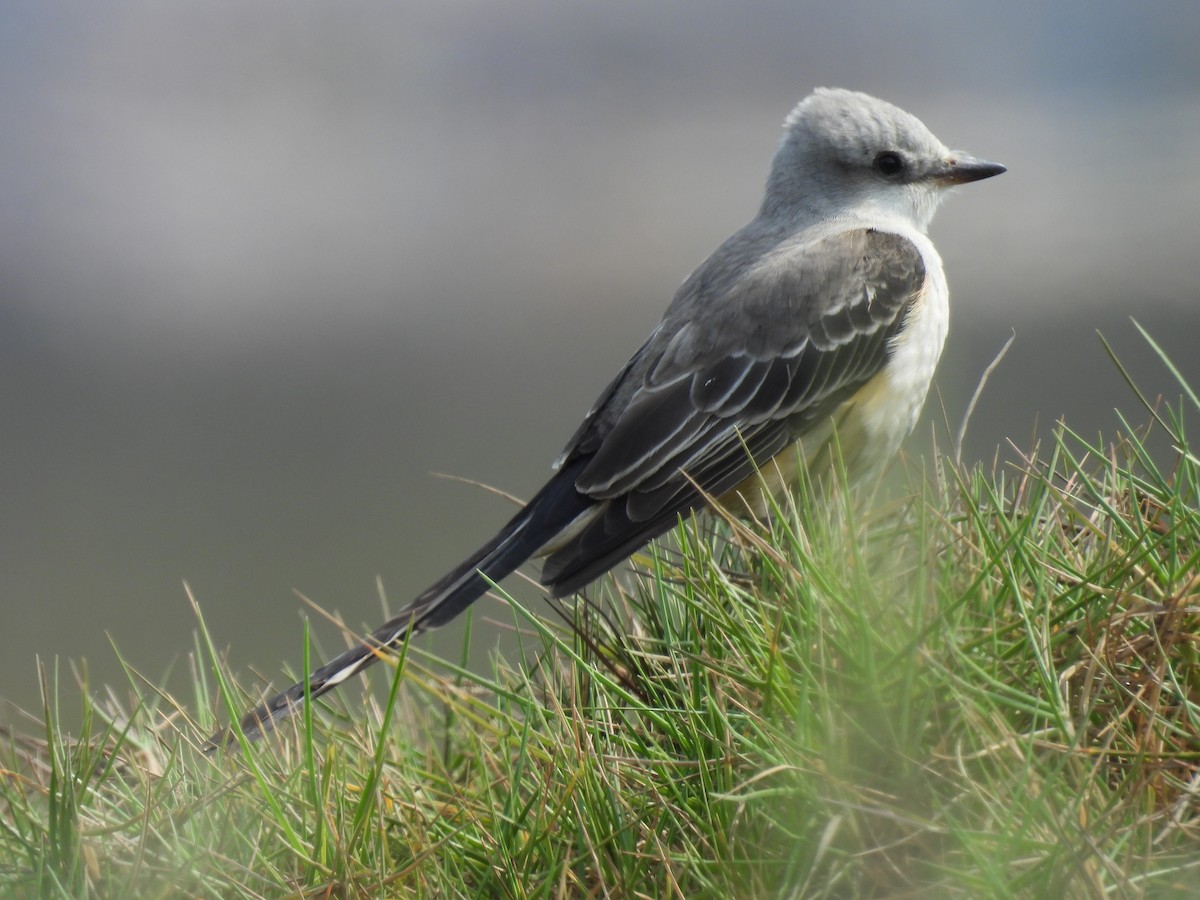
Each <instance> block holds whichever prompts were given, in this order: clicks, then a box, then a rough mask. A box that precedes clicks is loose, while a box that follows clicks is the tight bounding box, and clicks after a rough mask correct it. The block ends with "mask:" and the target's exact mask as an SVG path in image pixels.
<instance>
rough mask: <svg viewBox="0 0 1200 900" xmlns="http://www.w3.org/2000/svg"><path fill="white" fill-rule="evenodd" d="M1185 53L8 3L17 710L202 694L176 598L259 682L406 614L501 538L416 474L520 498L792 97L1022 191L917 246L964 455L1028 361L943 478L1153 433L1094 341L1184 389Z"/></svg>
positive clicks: (1189, 113) (1185, 7)
mask: <svg viewBox="0 0 1200 900" xmlns="http://www.w3.org/2000/svg"><path fill="white" fill-rule="evenodd" d="M1198 34H1200V4H1197V3H1195V2H1194V0H1175V2H1162V3H1156V4H1138V5H1136V6H1135V5H1133V4H1096V3H1091V2H1088V3H1085V2H1081V0H1067V2H1057V3H1053V4H1047V3H1044V2H1041V0H1011V2H1008V3H1005V4H994V3H987V4H984V3H978V4H963V3H961V2H950V0H924V2H921V0H918V2H912V3H907V4H904V5H902V6H896V5H891V4H881V3H871V2H843V3H839V4H824V3H814V2H804V0H799V2H798V0H787V2H763V3H750V4H747V3H733V2H726V3H719V2H717V3H695V2H684V0H663V2H657V3H652V4H647V3H644V2H634V0H609V2H605V3H592V4H578V3H572V4H568V3H551V2H522V0H491V2H482V0H454V2H446V0H427V2H414V0H401V2H395V3H387V4H382V3H376V2H355V0H343V2H339V3H336V4H332V3H330V4H322V3H295V2H283V0H278V2H259V3H249V4H248V3H244V2H209V3H204V4H182V3H159V4H143V3H127V2H119V0H117V2H109V3H104V4H93V3H84V2H78V3H65V2H63V3H59V2H47V0H9V2H7V3H5V4H4V6H3V9H2V11H0V423H2V426H0V460H2V467H0V621H2V625H0V697H4V698H6V699H7V700H8V701H11V702H13V703H16V704H20V705H21V706H24V707H27V708H37V706H38V699H37V697H38V693H37V678H36V667H35V660H37V659H41V660H43V661H45V662H47V663H48V664H52V663H53V662H54V661H55V660H58V661H60V664H61V665H62V666H63V671H64V674H66V672H67V669H66V664H67V663H68V662H69V661H78V660H82V659H86V660H87V666H88V667H89V669H90V673H91V679H92V682H93V686H94V687H96V686H98V685H100V684H102V683H112V682H115V681H119V679H120V675H119V667H118V665H117V661H116V653H115V652H114V650H113V649H112V647H111V646H110V642H111V643H112V644H115V645H116V647H117V648H118V649H119V651H120V652H121V653H122V654H123V655H124V656H125V658H126V659H127V660H128V661H129V662H130V663H131V664H133V665H135V666H137V667H138V668H139V669H140V670H141V671H142V672H144V673H145V674H146V675H148V676H149V677H151V678H152V679H155V680H158V679H161V678H163V677H164V675H165V674H166V673H167V672H168V670H171V669H172V667H173V675H172V676H171V681H170V684H171V685H172V686H173V687H174V688H176V689H180V688H183V687H185V684H186V664H185V659H186V656H187V653H188V651H189V649H190V647H191V640H192V637H191V635H192V632H193V629H194V627H195V621H194V618H193V614H192V611H191V609H190V607H189V605H188V603H187V599H186V594H185V591H184V588H183V582H184V580H186V581H187V582H188V583H189V584H190V585H191V588H192V590H193V591H194V593H195V595H196V597H197V599H198V600H199V602H200V604H201V606H202V609H203V611H204V614H205V616H206V619H207V621H208V623H209V625H210V626H211V628H212V631H213V633H214V636H215V638H216V640H217V641H218V643H219V644H220V646H221V647H222V648H228V650H229V656H230V660H231V662H232V664H233V665H234V666H235V667H237V668H238V669H240V670H242V671H246V670H248V669H251V668H254V669H256V670H258V671H261V672H262V673H264V674H265V675H266V676H268V677H271V678H274V679H276V681H277V683H279V681H281V671H282V669H283V667H284V665H285V664H287V665H290V666H292V667H293V668H298V667H299V665H300V661H301V640H302V627H301V614H303V613H304V611H305V608H304V606H303V604H302V603H301V602H300V601H299V600H298V599H297V597H296V596H295V595H294V593H293V590H297V591H300V592H302V593H303V594H305V595H306V596H308V597H310V598H312V599H313V600H314V601H315V602H317V603H319V604H321V605H322V606H324V607H326V608H330V609H337V610H340V611H341V612H342V613H343V614H344V615H345V617H346V619H347V621H348V622H349V623H351V624H352V625H364V624H365V625H368V626H373V625H375V624H378V621H379V617H380V600H379V596H378V593H377V589H376V579H377V578H378V579H381V582H382V584H383V586H384V588H385V590H386V592H387V595H388V596H389V598H390V599H391V602H392V604H393V606H396V605H399V604H401V603H402V602H403V601H404V600H405V599H406V598H408V597H409V596H411V595H412V594H413V593H415V592H416V591H418V590H420V589H421V588H423V587H425V586H426V585H427V584H428V583H429V582H431V581H433V580H434V579H435V578H436V577H438V576H439V575H441V574H442V572H443V571H444V570H445V569H446V568H448V567H449V566H451V565H452V564H454V563H456V562H457V561H458V560H459V559H460V558H461V557H462V556H464V555H465V554H466V553H467V552H468V551H470V550H472V549H474V547H475V546H476V545H477V544H478V543H480V542H481V541H482V540H484V539H485V538H486V537H488V536H489V535H490V534H491V533H492V532H493V530H494V529H495V528H496V527H497V526H498V525H499V524H501V523H502V522H503V521H504V520H506V519H507V518H508V516H509V515H510V514H511V511H512V510H511V507H510V506H509V505H508V504H507V503H506V502H505V501H504V500H502V499H499V498H497V497H496V496H493V495H491V494H488V493H486V492H485V491H483V490H481V489H480V488H478V487H472V486H469V485H465V484H462V483H455V482H452V481H447V480H443V479H438V478H435V477H433V476H431V473H433V472H443V473H450V474H453V475H456V476H462V477H465V478H469V479H476V480H478V481H480V482H484V483H487V484H491V485H495V486H497V487H499V488H501V489H504V490H507V491H511V492H512V493H514V494H517V495H520V496H525V497H527V496H529V495H530V494H531V493H532V492H533V491H534V490H535V489H536V488H537V487H538V485H539V484H540V483H541V480H542V479H543V478H544V477H545V476H546V474H547V473H548V466H549V463H550V461H551V460H552V459H553V458H554V457H555V456H556V455H557V453H558V451H559V449H560V448H561V446H562V444H563V443H564V441H565V440H566V438H567V437H568V436H569V435H570V434H571V432H572V431H573V430H574V428H575V426H576V424H577V422H578V420H579V418H580V416H581V415H582V414H583V413H584V411H585V410H586V409H587V408H588V407H589V406H590V404H591V402H592V400H593V399H594V397H595V395H596V394H597V393H598V391H599V390H600V389H601V388H602V387H603V385H604V384H605V383H607V381H608V379H609V378H610V377H611V376H612V375H613V374H614V373H615V372H616V370H617V369H618V367H619V366H620V365H621V364H622V363H624V361H625V360H626V358H627V357H628V355H629V354H630V353H631V352H632V351H633V350H634V349H635V348H636V347H637V346H638V344H639V343H640V342H641V340H642V338H643V337H644V335H645V334H646V333H647V331H648V330H649V329H650V328H651V327H652V326H653V325H654V323H655V322H656V321H657V319H658V318H659V316H660V315H661V313H662V311H663V309H664V308H665V306H666V304H667V302H668V301H669V300H670V297H671V295H672V293H673V291H674V289H675V288H676V286H677V285H678V284H679V282H680V281H682V280H683V278H684V277H685V276H686V275H687V274H688V273H689V272H690V271H691V269H692V268H693V267H694V266H696V265H697V264H698V263H699V262H701V261H702V260H703V259H704V257H705V256H707V255H708V253H709V252H710V251H711V250H712V249H714V248H715V247H716V246H717V244H718V243H719V242H720V241H721V240H722V239H723V238H724V237H726V236H727V235H728V234H729V233H731V232H732V231H734V230H735V229H737V228H738V227H740V226H741V225H742V224H743V223H744V222H745V221H747V220H748V219H749V218H750V217H751V216H752V215H753V214H754V212H755V210H756V208H757V205H758V203H759V198H760V189H761V185H762V183H763V180H764V178H765V176H766V172H767V166H768V164H769V161H770V159H771V156H772V153H773V151H774V148H775V144H776V141H777V139H778V136H779V125H780V123H781V122H782V120H783V118H784V117H785V116H786V114H787V113H788V111H789V110H790V109H791V107H792V106H793V105H794V104H795V103H796V102H797V101H798V100H799V99H801V98H802V97H803V96H804V95H805V94H807V93H808V92H809V91H810V90H811V89H812V88H813V87H815V86H817V85H836V86H843V87H850V88H856V89H860V90H865V91H867V92H869V93H872V94H875V95H877V96H880V97H883V98H885V99H888V100H890V101H892V102H894V103H896V104H898V105H900V106H901V107H903V108H905V109H907V110H909V111H910V112H912V113H914V114H915V115H917V116H918V117H920V118H921V119H922V120H924V121H925V123H926V124H927V125H929V127H930V128H931V129H932V130H933V131H934V132H935V133H936V134H937V135H938V136H939V137H940V138H941V139H942V140H943V141H944V142H946V143H947V144H949V145H951V146H953V147H960V148H963V149H967V150H969V151H971V152H973V153H975V154H977V155H980V156H983V157H986V158H989V159H995V160H998V161H1001V162H1003V163H1005V164H1006V165H1008V166H1009V173H1008V174H1006V175H1004V176H1003V177H1002V178H999V179H996V180H994V181H987V182H985V183H983V184H980V185H976V186H972V187H970V188H969V189H965V190H963V191H961V192H960V194H959V195H958V196H956V197H954V198H952V199H951V200H950V201H949V202H948V203H947V204H946V205H945V206H944V207H943V208H942V211H941V212H940V214H939V216H938V218H937V220H936V221H935V222H934V225H933V228H932V236H933V238H934V240H935V241H936V242H937V244H938V246H939V248H940V249H941V251H942V255H943V257H944V259H945V263H946V269H947V272H948V274H949V278H950V283H951V289H952V296H953V309H954V312H953V322H952V327H951V337H950V343H949V346H948V349H947V353H946V355H945V357H944V358H943V362H942V365H941V369H940V372H939V376H938V379H937V386H938V388H939V390H940V392H941V397H942V400H943V402H944V406H945V410H946V413H945V415H946V418H948V419H949V420H950V421H951V423H952V424H954V425H957V422H958V420H959V419H960V418H961V416H962V414H963V411H964V409H965V407H966V404H967V401H968V399H969V397H970V395H971V392H972V391H973V389H974V387H975V385H976V383H977V382H978V380H979V377H980V375H981V373H982V371H983V369H984V368H985V367H986V365H987V364H988V362H989V361H990V360H991V359H992V357H993V356H994V355H995V353H996V352H997V351H998V350H999V348H1000V347H1001V345H1002V344H1003V343H1004V342H1005V340H1007V339H1008V338H1009V336H1010V335H1011V334H1013V333H1014V332H1015V335H1016V340H1015V344H1014V345H1013V347H1012V350H1011V351H1010V353H1009V354H1008V356H1007V358H1006V359H1005V360H1004V361H1003V363H1002V364H1001V365H1000V367H999V369H998V371H997V372H996V373H995V374H994V375H993V376H992V378H991V380H990V381H989V383H988V385H987V389H986V392H985V393H984V395H983V398H982V401H981V404H980V407H979V410H978V412H977V413H976V415H975V417H974V419H973V424H972V428H971V431H970V433H969V437H968V441H967V445H966V455H967V457H968V458H970V459H980V460H989V461H990V460H991V459H992V458H993V457H994V456H995V455H996V452H997V447H1000V448H1002V452H1006V451H1004V450H1003V448H1004V447H1005V445H1006V442H1007V441H1008V440H1010V439H1011V440H1013V441H1015V442H1016V443H1017V444H1018V445H1021V446H1028V445H1029V444H1030V442H1031V440H1032V439H1033V437H1034V436H1035V435H1038V434H1040V435H1045V434H1047V433H1048V432H1049V430H1050V428H1051V427H1052V425H1053V423H1054V421H1055V420H1056V419H1058V418H1060V417H1065V419H1066V420H1067V421H1068V423H1069V424H1070V425H1072V426H1073V427H1074V428H1075V429H1077V430H1078V431H1080V432H1082V433H1084V434H1085V435H1088V436H1094V435H1096V434H1097V433H1098V432H1100V431H1103V432H1104V433H1105V434H1107V435H1112V434H1113V433H1115V431H1116V430H1117V419H1116V417H1115V415H1114V413H1113V407H1114V406H1120V407H1121V408H1122V409H1124V410H1126V411H1128V412H1129V413H1130V416H1131V418H1132V419H1133V420H1135V421H1136V422H1139V423H1140V422H1142V421H1144V420H1145V418H1146V417H1145V414H1144V413H1143V412H1142V411H1141V410H1140V409H1139V408H1138V406H1137V404H1136V401H1135V400H1134V398H1133V396H1132V394H1131V393H1130V392H1129V390H1128V389H1127V388H1126V387H1125V386H1124V384H1123V382H1122V380H1121V378H1120V376H1119V375H1118V374H1117V372H1116V369H1115V368H1114V367H1113V365H1112V364H1111V363H1110V362H1109V360H1108V358H1107V356H1106V354H1105V352H1104V351H1103V349H1102V346H1101V344H1100V342H1099V339H1098V338H1097V335H1096V332H1097V330H1100V331H1102V332H1103V333H1104V335H1105V336H1106V337H1107V338H1108V339H1109V340H1110V341H1111V342H1112V343H1113V344H1114V345H1115V347H1116V348H1117V349H1118V351H1119V353H1120V354H1121V356H1122V358H1123V359H1124V360H1125V362H1126V364H1127V365H1128V366H1129V368H1130V369H1131V370H1132V371H1133V372H1134V373H1135V374H1136V376H1137V377H1138V379H1139V381H1140V384H1141V387H1142V389H1143V391H1144V392H1145V393H1147V394H1149V395H1155V394H1158V393H1163V394H1166V395H1167V396H1169V397H1176V396H1177V395H1178V393H1179V391H1178V388H1177V387H1176V385H1175V384H1174V383H1173V381H1172V380H1171V378H1170V376H1169V374H1168V373H1167V372H1166V371H1164V369H1163V367H1162V366H1161V365H1159V364H1158V363H1157V362H1156V361H1154V360H1153V359H1152V357H1150V356H1149V354H1148V353H1147V350H1146V346H1145V344H1144V342H1143V341H1142V339H1141V338H1140V337H1139V336H1138V335H1137V332H1136V331H1135V329H1134V328H1133V326H1132V324H1131V323H1130V317H1131V316H1133V317H1136V318H1137V319H1138V320H1139V321H1140V322H1142V323H1143V324H1144V325H1146V327H1147V328H1148V329H1149V330H1150V331H1151V332H1152V333H1153V334H1154V335H1155V336H1156V338H1157V339H1158V340H1159V341H1160V342H1161V343H1162V344H1163V345H1164V347H1165V348H1166V349H1167V350H1168V351H1170V352H1171V354H1172V355H1173V356H1174V359H1175V361H1176V362H1177V363H1178V364H1179V366H1180V368H1181V369H1182V370H1183V371H1184V372H1185V374H1187V375H1188V376H1190V377H1191V378H1192V379H1193V382H1194V383H1196V384H1200V361H1198V359H1197V354H1196V350H1195V346H1196V343H1197V335H1198V334H1200V330H1198V329H1200V290H1198V289H1197V283H1198V280H1200V165H1197V162H1196V152H1197V148H1198V147H1200V54H1198V53H1197V52H1196V46H1195V39H1196V36H1197V35H1198ZM938 407H939V403H938V399H937V398H936V397H933V398H932V401H931V403H930V406H929V407H928V409H927V412H926V416H925V418H924V419H923V420H922V424H921V426H919V429H918V432H919V433H918V435H917V436H916V437H915V438H914V440H913V442H911V443H910V445H909V448H908V452H909V454H910V455H911V454H917V455H919V454H920V453H921V452H922V447H923V446H928V441H929V434H930V432H931V430H932V428H933V425H934V423H935V422H937V421H940V420H941V418H942V416H941V413H940V412H939V409H938ZM482 611H483V612H484V613H485V614H487V615H496V614H497V612H498V607H497V606H496V604H495V603H493V602H491V601H487V602H485V603H484V604H483V606H482ZM502 615H503V614H501V616H502ZM315 629H316V634H317V635H318V636H319V638H320V640H321V642H322V644H323V645H324V646H325V647H326V648H332V647H337V646H340V638H339V636H338V634H337V631H336V629H334V628H333V627H332V626H330V625H328V624H327V623H325V622H323V621H318V622H316V623H315ZM434 640H435V646H438V645H437V644H436V641H437V640H440V641H442V642H444V645H445V646H446V647H447V648H448V650H449V652H453V648H454V647H455V641H454V640H453V637H452V636H451V637H449V638H447V637H444V636H443V637H436V638H434ZM483 643H485V644H486V643H487V642H486V640H484V641H483ZM67 680H68V681H69V678H68V679H67ZM64 694H65V697H66V698H67V700H68V703H69V702H70V698H71V691H70V690H67V691H65V692H64ZM68 711H69V708H68ZM11 716H12V713H11V709H9V710H7V711H5V710H2V709H0V717H4V718H11Z"/></svg>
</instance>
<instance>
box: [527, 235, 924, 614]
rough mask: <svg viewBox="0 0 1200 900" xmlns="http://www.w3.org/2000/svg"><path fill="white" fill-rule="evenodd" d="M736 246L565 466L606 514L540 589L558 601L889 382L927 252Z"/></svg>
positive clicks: (609, 393) (696, 281) (887, 245)
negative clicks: (883, 373)
mask: <svg viewBox="0 0 1200 900" xmlns="http://www.w3.org/2000/svg"><path fill="white" fill-rule="evenodd" d="M736 241H737V239H736V238H735V239H733V241H731V243H730V244H728V245H726V247H725V248H722V251H718V253H716V254H714V256H713V259H712V260H710V262H709V263H708V264H706V265H705V266H703V267H701V268H700V269H699V270H698V271H697V272H696V273H695V274H694V275H693V276H692V277H691V278H690V279H688V281H687V282H685V283H684V285H683V286H682V287H681V288H680V292H679V294H678V295H677V296H676V299H675V301H674V302H673V303H672V305H671V308H670V309H669V310H668V311H667V314H666V316H665V317H664V319H663V322H662V323H661V325H660V326H659V327H658V329H656V331H655V333H654V334H653V335H652V336H651V338H650V340H649V341H647V343H646V344H645V345H643V346H642V348H641V349H640V350H639V351H638V353H637V354H636V355H635V356H634V358H633V360H632V361H631V362H630V364H629V365H628V366H627V367H626V368H625V370H624V371H623V372H622V373H621V375H620V376H618V378H617V380H616V381H614V382H613V383H612V384H610V385H609V386H608V388H607V389H606V390H605V392H604V393H603V394H602V395H601V398H600V400H599V401H598V402H597V405H596V407H594V408H593V410H592V412H591V413H589V414H588V418H587V419H586V420H585V422H584V425H583V426H582V427H581V428H580V430H579V431H578V432H577V433H576V434H575V436H574V437H573V438H572V441H571V442H570V443H569V444H568V445H567V448H566V450H565V451H564V453H563V455H562V457H560V461H561V462H563V463H567V462H571V461H573V460H577V459H579V458H580V457H586V458H588V459H587V462H586V464H584V465H583V467H582V469H580V470H579V474H578V475H577V477H576V481H575V485H576V488H577V489H578V490H579V491H580V492H581V493H583V494H585V495H587V496H590V497H592V498H594V499H595V500H597V501H600V502H601V504H602V508H601V509H599V510H597V512H596V514H595V516H594V518H593V519H592V520H591V521H590V522H589V523H588V524H587V525H586V527H584V528H582V529H581V530H580V531H579V533H578V534H576V535H574V536H573V537H572V539H571V540H570V541H569V542H568V543H566V544H565V545H563V546H560V547H556V549H555V550H554V552H553V553H552V554H551V555H550V556H549V557H548V558H547V560H546V563H545V566H544V568H543V571H542V582H543V583H544V584H545V585H546V586H547V587H549V588H551V589H552V590H553V592H554V593H555V594H566V593H570V592H571V591H573V590H575V589H577V588H578V587H580V586H582V585H583V584H586V583H587V582H588V581H590V580H592V578H594V577H596V575H598V574H600V573H601V572H603V571H605V570H607V569H608V568H610V567H611V566H612V565H614V564H615V563H616V562H617V561H618V560H620V559H622V558H624V557H625V556H627V555H629V553H631V552H633V551H634V550H636V549H637V547H639V546H641V545H642V544H643V543H645V542H646V541H648V540H650V539H652V538H653V537H655V536H657V535H658V534H661V533H662V532H663V531H665V530H667V529H668V528H670V527H671V526H672V525H674V524H675V522H676V521H677V520H678V518H679V516H680V515H685V514H687V513H689V512H691V511H693V510H695V509H696V508H698V507H700V506H701V505H703V502H704V501H703V495H704V494H707V495H720V494H722V493H724V492H725V491H728V490H730V489H732V488H733V487H735V486H736V485H738V484H740V483H741V482H742V481H744V480H745V479H746V478H748V477H749V476H750V475H752V474H753V472H754V471H755V468H756V466H761V465H763V464H765V463H766V462H768V461H769V460H770V459H771V458H772V457H774V456H775V455H776V454H778V453H780V452H781V451H782V450H783V449H785V448H786V447H787V446H788V445H790V444H791V443H793V442H795V441H796V440H798V439H800V438H801V437H803V435H804V433H805V432H806V431H807V430H808V429H809V428H810V427H812V426H813V425H814V424H815V423H817V422H820V421H823V420H824V419H825V418H826V417H828V416H829V415H831V414H832V413H833V411H834V410H835V409H836V408H837V406H838V405H839V404H841V403H842V402H843V401H844V400H846V399H847V398H849V397H850V396H851V395H852V394H853V393H854V392H855V391H857V390H858V389H859V388H860V387H862V386H863V385H864V384H865V383H866V382H867V381H869V380H870V379H871V378H872V377H873V376H874V375H875V374H877V373H878V372H879V370H880V369H881V368H882V367H883V365H884V364H885V362H886V361H887V358H888V354H889V352H890V344H891V341H892V340H893V339H894V338H895V336H896V335H897V334H898V333H899V332H900V331H901V330H902V329H903V327H904V322H905V318H906V312H907V310H908V309H909V307H910V306H911V304H912V303H913V302H914V301H915V300H916V298H917V297H918V296H919V295H920V293H921V290H922V288H923V286H924V282H925V268H924V265H923V263H922V261H921V255H920V251H919V250H918V249H917V247H916V246H915V245H914V244H913V243H912V242H911V241H909V240H907V239H906V238H903V237H901V236H899V235H896V234H891V233H887V232H880V231H874V230H870V229H863V230H857V231H852V232H845V233H842V234H838V235H834V236H832V237H828V238H825V239H822V240H819V241H815V242H810V243H804V244H788V243H782V244H780V245H778V246H776V247H775V248H774V249H773V250H771V251H770V252H769V253H767V254H761V253H760V254H757V255H756V254H754V253H752V252H751V251H752V249H753V248H752V247H747V248H745V249H742V248H739V246H738V245H737V244H736ZM717 260H719V261H720V262H719V263H718V262H715V261H717ZM685 473H686V474H685ZM697 486H698V488H699V489H697Z"/></svg>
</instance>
